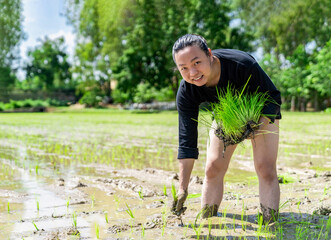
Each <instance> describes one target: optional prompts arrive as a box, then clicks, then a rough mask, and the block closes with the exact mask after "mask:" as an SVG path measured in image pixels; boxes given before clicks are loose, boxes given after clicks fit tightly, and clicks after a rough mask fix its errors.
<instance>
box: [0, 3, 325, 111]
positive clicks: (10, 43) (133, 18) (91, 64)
mask: <svg viewBox="0 0 331 240" xmlns="http://www.w3.org/2000/svg"><path fill="white" fill-rule="evenodd" d="M0 5H1V8H0V34H1V36H5V37H4V38H0V54H1V56H0V57H1V59H6V61H0V89H1V94H2V95H4V93H9V92H11V91H15V90H21V91H38V90H39V91H40V90H43V91H45V92H55V91H68V92H71V93H73V94H75V96H76V98H77V99H80V101H81V102H82V103H85V104H87V105H89V106H96V105H98V104H99V103H100V102H101V101H103V102H105V103H107V102H108V103H109V102H115V103H126V102H148V101H153V100H159V101H164V100H173V99H174V96H175V94H176V91H177V88H178V84H179V81H180V80H181V78H180V75H179V73H178V71H176V69H175V65H174V63H173V60H172V55H171V49H172V45H173V43H174V41H175V40H176V39H177V38H178V37H179V36H181V35H184V34H186V33H195V34H200V35H202V36H203V37H204V38H206V40H207V42H208V45H209V47H210V48H211V49H215V48H235V49H240V50H243V51H248V52H254V51H256V50H259V52H263V54H262V55H261V56H262V59H260V61H259V63H260V64H261V65H262V67H263V68H264V69H265V71H266V72H267V74H268V75H269V76H270V77H271V79H272V80H273V81H274V83H275V85H276V86H277V87H278V88H279V89H280V91H281V92H282V97H283V99H282V100H283V103H284V104H283V106H284V107H285V108H287V109H292V110H302V111H305V110H306V108H307V106H309V105H308V104H310V106H311V107H313V108H314V109H316V110H320V109H323V108H326V107H328V106H330V105H331V103H330V98H331V81H330V80H331V79H330V78H331V75H330V74H331V67H330V64H329V63H330V62H331V51H330V50H331V49H330V48H331V40H330V32H331V29H330V16H331V8H329V7H327V6H328V2H327V0H293V1H290V2H288V1H285V0H254V1H253V0H233V1H230V0H176V1H175V0H111V1H109V0H66V14H65V16H66V18H67V20H68V22H69V24H71V25H72V26H73V27H74V29H75V33H76V36H77V42H76V47H75V55H74V59H73V61H72V62H69V60H68V54H67V52H66V48H65V43H64V39H63V38H59V39H55V40H50V39H48V38H47V37H45V38H44V39H42V40H41V41H40V44H39V45H37V46H35V47H34V48H32V49H30V50H29V52H28V57H29V59H28V61H27V62H26V63H24V64H23V66H22V68H23V69H24V70H25V72H26V77H25V79H24V80H21V81H18V80H17V78H16V77H15V67H14V66H15V64H14V61H15V57H17V56H18V53H17V46H18V45H19V43H20V42H21V41H22V40H23V38H24V34H23V30H22V26H21V23H22V16H21V15H22V6H21V1H20V0H12V1H9V0H0ZM4 6H5V7H4ZM1 26H6V27H1ZM7 36H8V37H7ZM15 49H16V50H15ZM15 54H16V55H15ZM1 94H0V95H1Z"/></svg>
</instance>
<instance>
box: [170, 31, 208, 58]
mask: <svg viewBox="0 0 331 240" xmlns="http://www.w3.org/2000/svg"><path fill="white" fill-rule="evenodd" d="M189 46H198V47H199V48H200V49H201V50H202V51H204V52H205V54H206V55H207V56H209V50H208V45H207V42H206V39H204V38H203V37H202V36H200V35H196V34H186V35H184V36H181V37H180V38H178V39H177V41H176V42H175V43H174V46H173V47H172V58H173V60H174V62H175V63H176V61H175V54H176V53H177V52H179V51H180V50H183V49H184V48H186V47H189Z"/></svg>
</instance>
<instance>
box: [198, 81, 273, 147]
mask: <svg viewBox="0 0 331 240" xmlns="http://www.w3.org/2000/svg"><path fill="white" fill-rule="evenodd" d="M250 78H251V76H249V78H248V80H247V82H246V85H245V86H244V87H243V88H242V89H241V90H240V91H238V90H235V89H234V88H233V87H231V86H230V85H229V86H228V87H227V89H226V90H224V91H220V92H217V98H218V102H216V103H211V104H210V106H211V110H207V112H208V113H209V114H208V115H210V116H211V117H212V118H213V119H214V121H215V123H216V126H214V125H213V124H212V123H210V121H209V120H207V119H206V118H203V119H202V121H201V123H202V124H204V125H206V126H207V127H212V128H214V130H215V135H216V136H217V137H218V138H220V139H221V140H222V141H223V142H224V151H225V149H226V147H227V146H229V145H234V144H238V143H240V142H242V141H243V140H245V139H247V138H249V137H254V134H255V132H256V131H257V129H258V128H259V125H260V123H259V119H260V117H261V116H263V114H262V109H263V107H264V105H265V103H266V102H268V101H271V100H269V96H268V95H267V93H261V92H258V91H255V92H254V93H251V94H249V93H245V91H246V87H247V84H248V82H249V80H250ZM269 117H271V116H269Z"/></svg>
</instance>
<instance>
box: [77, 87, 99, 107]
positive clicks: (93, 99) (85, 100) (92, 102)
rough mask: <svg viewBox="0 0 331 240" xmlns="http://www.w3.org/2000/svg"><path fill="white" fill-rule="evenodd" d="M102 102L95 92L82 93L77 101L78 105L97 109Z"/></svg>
mask: <svg viewBox="0 0 331 240" xmlns="http://www.w3.org/2000/svg"><path fill="white" fill-rule="evenodd" d="M101 101H102V97H101V96H99V95H98V94H97V93H96V92H95V91H91V92H86V93H84V95H83V97H82V98H81V99H79V103H80V104H85V106H86V107H98V106H99V103H100V102H101Z"/></svg>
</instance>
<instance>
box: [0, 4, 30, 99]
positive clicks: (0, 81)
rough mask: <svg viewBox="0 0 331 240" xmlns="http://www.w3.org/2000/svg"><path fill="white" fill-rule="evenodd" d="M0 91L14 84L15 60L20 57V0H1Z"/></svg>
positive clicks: (21, 36)
mask: <svg viewBox="0 0 331 240" xmlns="http://www.w3.org/2000/svg"><path fill="white" fill-rule="evenodd" d="M0 36H1V37H0V92H1V94H2V95H3V94H6V93H7V91H8V90H9V89H11V88H12V87H13V86H14V83H15V76H14V74H13V70H14V69H13V65H12V64H13V62H14V60H15V59H17V58H18V44H19V43H20V41H21V40H22V38H23V36H24V35H23V31H22V4H21V1H20V0H0Z"/></svg>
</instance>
